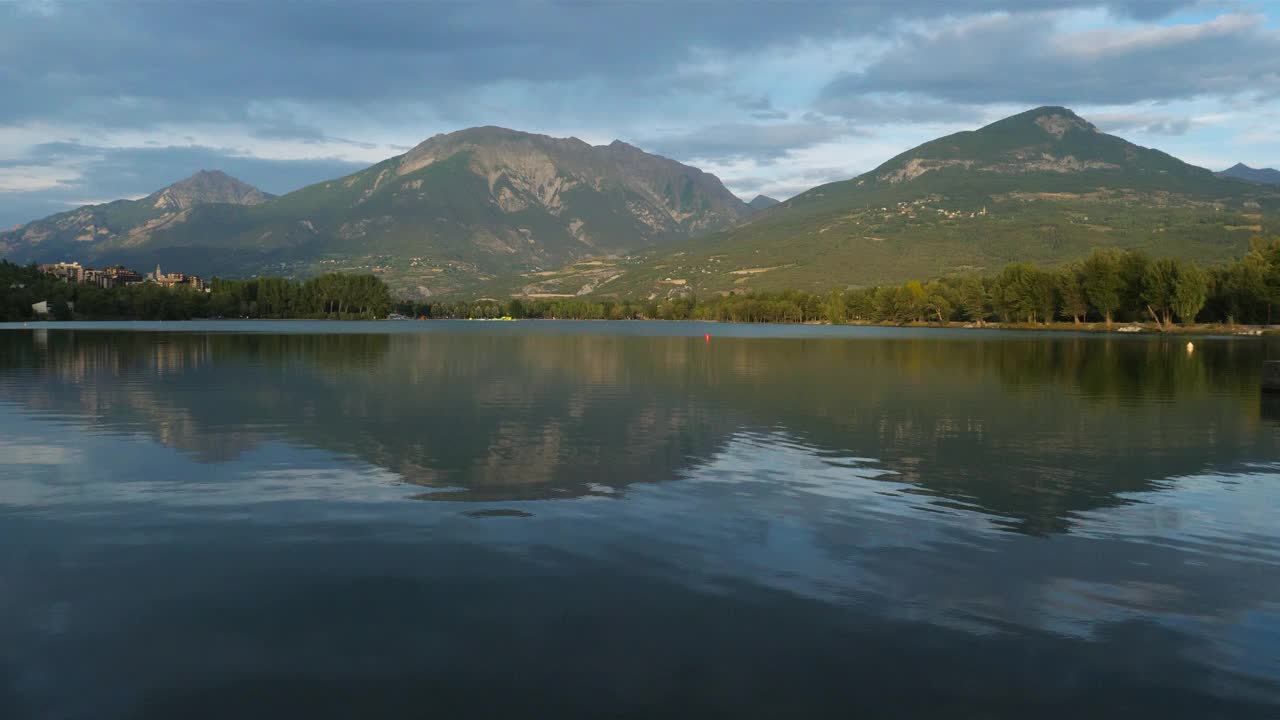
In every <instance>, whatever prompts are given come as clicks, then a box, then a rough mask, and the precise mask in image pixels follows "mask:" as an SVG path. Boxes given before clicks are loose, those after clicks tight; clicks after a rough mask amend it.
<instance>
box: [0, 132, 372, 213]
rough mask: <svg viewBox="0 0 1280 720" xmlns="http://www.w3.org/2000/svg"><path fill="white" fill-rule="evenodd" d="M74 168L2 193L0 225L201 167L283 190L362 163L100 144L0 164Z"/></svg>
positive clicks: (68, 146)
mask: <svg viewBox="0 0 1280 720" xmlns="http://www.w3.org/2000/svg"><path fill="white" fill-rule="evenodd" d="M19 165H37V166H41V165H43V166H61V167H70V168H75V169H76V171H77V173H78V174H79V177H78V178H77V179H76V180H74V181H69V182H65V183H61V184H59V185H57V186H56V187H53V188H48V189H42V190H35V191H31V192H0V228H8V227H10V226H12V225H14V224H17V223H21V222H27V221H30V220H34V219H37V218H40V217H44V216H46V215H49V214H52V213H55V212H62V211H64V210H69V209H71V208H72V207H74V206H76V205H78V204H81V203H85V202H101V201H106V200H115V199H118V198H128V197H139V196H142V195H148V194H150V193H152V192H155V191H156V190H159V189H160V188H163V187H165V186H167V185H170V184H172V183H174V182H176V181H178V180H181V179H183V178H185V177H188V176H190V175H192V174H194V173H195V172H197V171H199V170H206V169H207V170H222V171H224V172H226V173H227V174H229V175H232V176H234V177H237V178H239V179H241V180H243V181H245V182H247V183H249V184H250V185H254V186H255V187H257V188H259V189H261V190H264V191H266V192H269V193H274V194H277V195H279V194H283V193H287V192H290V191H292V190H296V189H298V188H300V187H304V186H306V185H310V184H312V183H316V182H320V181H322V180H328V179H331V178H335V177H339V176H342V175H347V174H350V173H352V172H355V171H356V170H360V169H362V168H363V167H365V164H364V163H352V162H346V161H343V160H337V159H323V158H320V159H310V160H268V159H262V158H254V157H243V156H239V155H236V154H234V153H232V152H230V151H228V150H225V149H219V148H209V147H146V148H123V149H122V148H101V147H93V146H88V145H80V144H78V143H70V142H58V143H46V144H43V145H38V146H36V147H35V148H32V150H31V152H30V153H29V154H28V156H27V157H25V158H23V159H22V160H16V161H8V162H5V163H0V168H3V167H6V166H9V167H13V166H19Z"/></svg>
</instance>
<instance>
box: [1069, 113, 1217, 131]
mask: <svg viewBox="0 0 1280 720" xmlns="http://www.w3.org/2000/svg"><path fill="white" fill-rule="evenodd" d="M1089 121H1090V122H1092V123H1093V124H1094V125H1097V126H1098V128H1099V129H1101V130H1102V131H1104V132H1108V133H1116V134H1124V133H1138V134H1142V135H1170V136H1179V135H1186V134H1187V131H1189V130H1190V129H1191V127H1192V120H1191V118H1189V117H1181V116H1173V115H1158V114H1150V113H1142V112H1120V113H1090V114H1089Z"/></svg>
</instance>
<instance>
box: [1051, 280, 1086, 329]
mask: <svg viewBox="0 0 1280 720" xmlns="http://www.w3.org/2000/svg"><path fill="white" fill-rule="evenodd" d="M1056 280H1057V285H1058V298H1059V299H1061V301H1062V308H1061V312H1062V316H1063V317H1069V318H1071V321H1072V322H1074V323H1075V324H1077V325H1079V324H1080V320H1081V319H1082V318H1083V317H1084V316H1085V315H1088V314H1089V300H1088V298H1087V297H1085V290H1084V270H1083V269H1082V268H1081V267H1080V266H1079V265H1070V266H1068V267H1065V268H1063V269H1062V270H1060V271H1058V275H1057V279H1056Z"/></svg>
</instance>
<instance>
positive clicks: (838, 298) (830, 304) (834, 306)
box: [823, 290, 849, 325]
mask: <svg viewBox="0 0 1280 720" xmlns="http://www.w3.org/2000/svg"><path fill="white" fill-rule="evenodd" d="M823 312H824V314H825V315H826V316H827V322H830V323H831V324H832V325H843V324H845V321H847V320H848V319H849V310H848V308H846V307H845V304H844V293H842V292H840V291H839V290H832V291H831V295H830V296H828V297H827V304H826V306H825V307H824V308H823Z"/></svg>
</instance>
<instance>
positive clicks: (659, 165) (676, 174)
mask: <svg viewBox="0 0 1280 720" xmlns="http://www.w3.org/2000/svg"><path fill="white" fill-rule="evenodd" d="M458 155H465V156H466V157H467V158H468V160H469V168H470V171H471V172H472V173H474V174H475V175H476V176H478V177H481V178H483V179H484V180H485V183H486V184H487V186H488V188H489V193H490V196H491V199H492V201H493V202H494V203H495V204H496V205H497V206H498V207H499V208H501V209H502V211H503V212H506V213H519V212H522V211H527V210H530V209H531V208H532V209H536V210H538V211H541V212H547V213H550V214H552V215H554V216H557V217H559V216H562V215H564V214H565V212H566V210H567V209H568V208H569V205H570V204H572V203H573V202H574V199H575V198H578V199H584V198H588V197H589V196H590V195H592V194H596V195H608V194H611V193H623V194H625V195H626V196H627V199H626V202H625V203H624V208H625V209H624V212H625V213H626V214H627V215H630V216H631V219H633V220H635V221H637V222H639V223H640V224H641V226H642V227H643V229H642V232H644V233H645V234H647V235H650V236H652V237H657V236H661V235H665V234H671V233H689V232H696V231H702V230H708V229H718V228H721V227H725V226H727V225H729V224H732V223H733V222H735V221H737V220H739V219H741V218H743V217H745V216H746V215H747V214H749V209H748V208H747V206H746V204H745V203H743V202H742V201H741V200H740V199H738V198H737V197H736V196H734V195H733V194H732V193H730V192H729V191H728V189H726V188H725V187H724V185H723V184H722V183H721V182H720V180H719V179H718V178H716V177H715V176H713V175H709V174H707V173H704V172H702V171H701V170H698V169H697V168H693V167H689V166H687V165H682V164H680V163H678V162H676V161H674V160H670V159H668V158H664V157H660V156H657V155H651V154H649V153H646V152H644V151H643V150H640V149H639V148H636V147H634V146H632V145H628V144H627V143H624V142H621V141H614V142H613V143H611V144H609V145H601V146H593V145H589V144H587V143H585V142H583V141H582V140H579V139H578V138H573V137H570V138H555V137H550V136H547V135H537V134H533V133H524V132H519V131H515V130H508V129H506V128H500V127H479V128H470V129H468V130H461V131H458V132H454V133H449V134H447V135H437V136H435V137H432V138H430V139H428V140H426V141H424V142H423V143H421V144H419V145H418V146H417V147H415V148H413V149H412V150H410V151H409V152H407V153H405V155H403V156H402V157H401V159H400V162H399V164H398V166H397V167H396V170H395V172H396V174H397V175H400V176H405V175H411V174H414V173H417V172H418V171H420V170H423V169H425V168H428V167H430V166H432V165H434V164H436V163H439V162H442V161H444V160H448V159H450V158H454V157H456V156H458ZM413 182H419V181H413ZM574 191H577V192H576V193H575V192H574ZM587 202H592V201H590V200H587ZM570 215H573V213H570ZM577 215H578V216H580V215H582V213H578V214H577ZM572 222H576V223H577V224H578V227H574V228H573V229H572V230H571V232H572V234H574V235H575V236H577V235H581V234H582V233H581V232H579V230H580V227H581V225H582V224H583V222H584V221H583V220H581V219H580V218H579V219H577V220H575V221H572ZM592 229H594V230H595V231H596V232H595V233H594V234H595V235H596V236H600V235H602V234H603V235H607V234H608V233H601V231H600V228H588V230H587V232H590V231H591V230H592ZM614 244H616V243H614ZM642 244H643V243H642Z"/></svg>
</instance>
